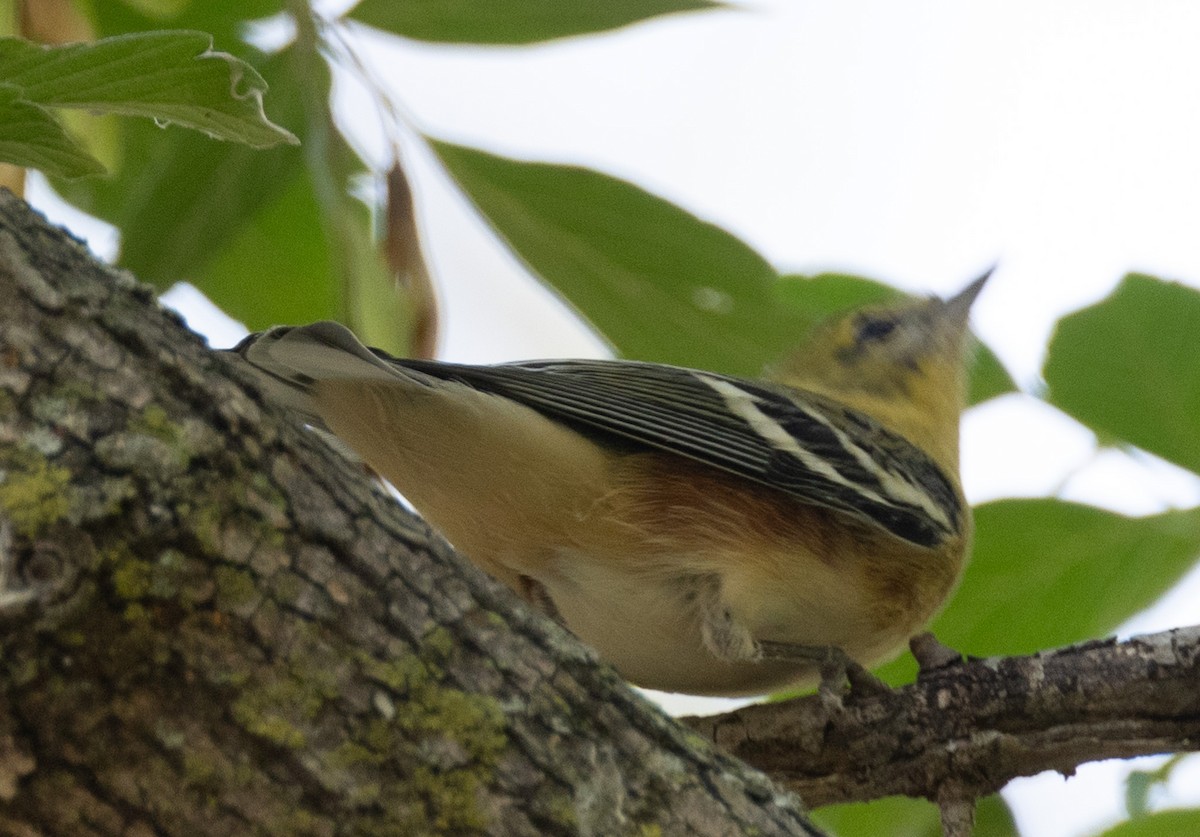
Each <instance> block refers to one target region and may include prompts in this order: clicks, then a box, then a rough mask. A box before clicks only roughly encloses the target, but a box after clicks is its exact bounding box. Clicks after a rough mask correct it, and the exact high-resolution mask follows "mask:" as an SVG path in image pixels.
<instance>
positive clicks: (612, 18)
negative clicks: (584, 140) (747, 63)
mask: <svg viewBox="0 0 1200 837" xmlns="http://www.w3.org/2000/svg"><path fill="white" fill-rule="evenodd" d="M720 7H721V4H720V3H715V2H711V0H603V2H596V0H506V2H502V3H501V2H497V0H484V2H479V0H404V2H402V3H398V2H396V1H395V0H363V2H362V3H359V4H358V6H357V7H355V8H354V10H353V11H351V12H350V15H349V17H351V18H352V19H354V20H357V21H359V22H360V23H366V24H368V25H370V26H375V27H378V28H380V29H385V30H387V31H388V32H393V33H395V34H397V35H403V36H404V37H406V38H416V39H418V40H422V41H437V42H442V43H473V44H529V43H534V42H537V41H547V40H550V39H552V38H564V37H567V36H570V35H585V34H588V33H592V32H603V31H605V30H608V29H616V28H617V27H620V26H626V25H628V24H631V23H636V22H637V21H639V20H645V19H646V18H651V17H656V16H658V15H663V14H669V13H671V12H687V11H699V10H703V9H713V8H720Z"/></svg>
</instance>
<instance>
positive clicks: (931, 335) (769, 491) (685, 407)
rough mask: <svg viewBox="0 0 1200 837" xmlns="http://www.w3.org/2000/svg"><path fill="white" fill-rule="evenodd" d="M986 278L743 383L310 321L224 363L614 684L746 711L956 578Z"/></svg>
mask: <svg viewBox="0 0 1200 837" xmlns="http://www.w3.org/2000/svg"><path fill="white" fill-rule="evenodd" d="M987 278H988V277H987V275H986V274H985V275H984V276H983V277H981V278H980V279H978V280H976V281H975V282H973V283H971V284H970V285H969V286H968V287H967V288H966V289H965V290H963V291H962V292H961V293H959V294H958V295H957V296H954V297H953V298H951V299H948V300H944V301H943V300H941V299H938V298H929V299H921V300H917V301H909V302H903V303H900V304H896V305H891V306H887V307H872V308H863V309H860V310H854V311H851V312H849V313H846V314H843V315H841V316H838V317H836V318H834V319H832V320H830V321H828V322H827V323H825V324H824V325H822V326H820V327H818V328H816V329H814V331H813V333H812V334H811V335H810V336H809V338H808V339H807V340H806V341H805V342H804V344H803V345H802V346H801V347H799V348H798V349H797V350H795V351H794V352H792V353H791V354H790V355H788V356H787V357H785V358H784V359H783V360H782V361H780V362H779V363H777V364H776V365H774V366H773V367H771V368H769V369H768V370H767V372H766V374H765V376H764V378H763V379H762V380H747V379H742V378H736V377H731V376H728V375H722V374H717V373H715V372H705V371H702V370H696V369H685V368H680V367H675V366H667V365H663V364H657V363H641V362H636V361H626V360H540V361H522V362H517V363H505V364H499V365H494V366H471V365H463V364H455V363H440V362H435V361H427V360H411V359H403V358H396V357H392V356H390V355H388V354H386V353H384V352H382V351H379V350H377V349H369V348H367V347H366V346H364V345H363V344H362V343H360V342H359V341H358V340H357V339H356V338H355V337H354V335H353V334H352V333H351V332H350V331H348V330H347V329H345V328H343V327H342V326H340V325H337V324H335V323H331V322H319V323H315V324H313V325H309V326H304V327H278V328H273V329H271V330H269V331H265V332H260V333H257V334H253V335H251V336H249V337H247V338H246V339H245V340H244V341H242V342H241V343H240V344H238V345H237V346H236V347H235V348H234V349H232V350H231V351H232V352H234V353H235V354H236V355H237V356H239V357H240V358H241V359H242V360H244V361H245V362H246V363H248V364H249V365H250V366H251V367H252V368H253V369H255V370H256V371H257V373H258V374H259V376H260V378H261V380H262V381H263V382H264V384H265V388H266V390H267V391H268V393H269V394H273V395H274V396H275V397H277V398H278V399H279V400H280V401H281V402H282V403H283V404H285V405H287V406H289V407H291V408H292V409H294V410H296V411H297V412H298V414H299V416H300V417H301V418H302V419H303V420H304V421H305V422H307V423H309V424H311V425H313V426H315V427H318V428H321V429H323V430H326V431H328V432H331V433H333V434H335V435H336V436H337V437H338V438H339V439H340V440H341V441H342V442H344V443H345V444H346V445H348V446H349V447H350V448H351V449H352V450H353V451H354V452H356V453H357V454H358V455H359V456H360V457H361V458H362V459H363V460H364V461H365V462H366V463H367V464H368V465H369V466H371V467H372V468H373V469H374V470H375V471H376V472H377V473H379V474H380V475H382V476H383V477H385V478H386V479H387V480H388V481H390V482H391V483H392V484H393V485H394V486H395V487H396V488H397V489H398V490H399V491H400V492H401V493H402V494H403V495H404V496H405V497H406V498H407V499H408V500H409V501H410V502H411V503H412V504H413V506H414V507H415V508H416V509H417V510H418V511H419V512H420V513H421V514H422V515H423V516H424V517H425V518H426V519H427V520H428V522H429V523H431V524H432V525H433V526H434V527H436V528H437V529H438V530H440V531H441V532H442V533H443V534H444V535H445V536H446V537H447V538H448V539H449V541H450V542H451V543H452V544H454V545H455V546H456V547H457V548H458V549H459V550H460V551H462V552H463V553H464V554H465V555H467V556H468V557H469V558H471V559H472V560H473V561H474V562H475V563H476V564H478V565H479V566H480V567H482V568H483V569H485V570H487V571H488V572H490V573H491V574H492V575H494V576H496V577H497V578H499V579H500V580H502V581H504V582H505V583H507V584H508V585H509V586H510V587H512V589H513V590H515V591H516V592H517V593H519V594H520V595H522V596H523V597H524V598H525V599H526V600H527V601H528V602H530V603H531V604H532V605H534V606H535V607H537V608H540V609H541V610H543V611H544V612H546V613H547V614H549V615H551V616H552V617H554V618H555V619H558V620H559V621H560V622H561V623H562V624H564V625H565V626H566V627H567V628H568V629H570V630H571V631H573V632H574V633H575V634H576V635H577V636H579V637H580V638H581V639H582V640H583V641H584V642H586V643H588V644H590V645H591V646H593V647H594V648H595V649H596V650H597V651H598V652H599V654H600V655H601V656H602V657H603V658H605V659H607V660H608V661H610V662H611V663H612V664H614V665H615V666H616V668H617V669H618V671H620V672H621V673H622V675H623V676H624V677H626V678H627V679H628V680H630V681H631V682H633V683H635V684H637V685H641V686H645V687H650V688H655V689H662V690H667V691H675V692H687V693H692V694H704V695H746V694H759V693H763V692H768V691H773V690H778V689H781V688H784V687H793V686H801V685H806V684H811V683H813V682H814V681H815V680H816V679H817V677H818V670H819V666H818V665H817V663H816V662H815V660H817V659H819V658H820V652H822V651H823V650H824V649H836V650H838V652H839V653H844V654H845V655H846V656H848V658H849V659H850V660H853V661H856V662H857V663H860V664H863V665H868V666H869V665H872V664H875V663H878V662H881V661H884V660H886V659H888V658H890V657H892V656H894V655H895V654H896V653H898V651H899V649H900V648H902V647H903V645H904V643H905V641H906V640H908V638H909V637H911V636H912V635H913V634H915V633H917V632H918V631H920V630H921V629H922V628H923V626H924V625H925V624H926V623H927V622H928V621H929V620H930V619H931V618H932V616H933V615H934V614H935V613H936V612H937V611H938V610H939V609H940V608H941V606H942V604H943V603H944V602H945V601H946V599H947V597H948V596H949V594H950V593H951V591H952V589H953V588H954V586H955V585H956V583H957V581H958V578H959V576H960V574H961V572H962V568H963V564H964V559H965V556H966V554H967V550H968V545H969V542H970V537H971V517H970V510H969V508H968V506H967V504H966V502H965V500H964V498H963V493H962V488H961V486H960V482H959V476H958V424H959V417H960V414H961V412H962V410H963V406H964V392H965V385H966V381H965V378H966V373H965V342H966V340H965V338H966V335H967V320H968V314H969V310H970V308H971V304H972V302H973V301H974V300H975V298H976V296H977V295H978V294H979V292H980V290H981V289H982V288H983V286H984V283H985V282H986V281H987ZM764 652H765V653H764ZM793 652H795V653H793Z"/></svg>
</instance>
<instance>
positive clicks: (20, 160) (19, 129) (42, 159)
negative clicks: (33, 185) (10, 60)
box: [0, 84, 104, 177]
mask: <svg viewBox="0 0 1200 837" xmlns="http://www.w3.org/2000/svg"><path fill="white" fill-rule="evenodd" d="M0 160H2V161H4V162H6V163H14V164H16V165H18V166H24V167H26V168H31V169H40V170H41V171H43V172H45V173H46V174H51V175H56V176H58V177H84V176H86V175H90V174H100V173H102V172H103V171H104V166H103V165H102V164H101V163H100V161H99V160H97V159H96V158H95V157H93V156H92V155H91V154H88V153H87V151H85V150H84V149H83V148H81V147H80V146H79V144H78V143H76V142H75V141H74V140H73V139H71V137H70V136H68V135H67V132H66V131H65V130H63V126H62V125H61V124H59V122H58V120H57V119H55V118H54V116H53V115H52V114H50V113H48V112H46V111H45V110H42V109H41V108H40V107H38V106H37V105H32V104H30V103H29V102H25V101H22V100H21V99H20V92H19V91H17V90H16V89H15V88H12V87H9V86H8V85H4V84H0Z"/></svg>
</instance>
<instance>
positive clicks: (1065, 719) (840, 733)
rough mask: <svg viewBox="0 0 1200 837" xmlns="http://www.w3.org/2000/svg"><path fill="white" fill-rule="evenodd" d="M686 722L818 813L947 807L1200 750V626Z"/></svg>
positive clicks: (975, 663) (974, 664) (978, 663)
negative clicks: (912, 801)
mask: <svg viewBox="0 0 1200 837" xmlns="http://www.w3.org/2000/svg"><path fill="white" fill-rule="evenodd" d="M682 720H683V722H684V723H686V724H687V725H688V726H690V727H691V728H692V729H694V730H696V731H697V732H700V733H701V734H703V735H704V736H705V737H706V738H708V739H709V740H711V741H713V742H715V743H716V744H717V745H718V746H719V747H721V749H723V750H725V751H727V752H729V753H731V754H733V755H735V756H737V757H738V758H741V759H744V760H745V761H746V762H748V763H749V764H752V765H754V766H755V767H758V768H759V769H760V770H763V771H765V772H766V773H768V774H769V775H770V776H772V777H773V778H774V779H775V780H776V781H779V782H780V783H782V784H784V785H786V786H788V787H790V788H791V789H792V790H795V791H796V792H797V793H799V794H800V796H801V797H802V798H803V799H804V800H805V801H806V802H807V803H808V804H809V805H812V806H821V805H828V804H831V803H835V802H849V801H863V800H868V799H875V798H878V797H883V796H890V795H893V794H903V795H907V796H913V797H924V798H926V799H929V800H931V801H934V802H938V803H939V804H942V805H943V810H945V807H946V805H947V804H950V803H954V802H956V801H959V800H974V799H977V798H980V797H983V796H986V795H988V794H990V793H993V792H995V791H997V790H999V789H1000V788H1002V787H1004V785H1005V784H1006V783H1007V782H1009V781H1010V780H1011V779H1014V778H1017V777H1019V776H1032V775H1034V774H1037V773H1040V772H1042V771H1045V770H1058V771H1060V772H1062V773H1064V774H1066V775H1070V774H1071V773H1073V772H1074V770H1075V768H1076V767H1077V766H1078V765H1080V764H1083V763H1085V762H1089V761H1098V760H1101V759H1110V758H1129V757H1132V756H1142V755H1151V754H1155V753H1167V752H1181V751H1188V750H1196V749H1200V627H1192V628H1180V629H1177V630H1173V631H1167V632H1165V633H1160V634H1153V635H1149V636H1140V637H1134V638H1133V639H1129V640H1126V641H1125V642H1120V643H1118V642H1117V641H1115V640H1104V641H1097V642H1088V643H1084V644H1081V645H1076V646H1072V647H1069V648H1064V649H1061V650H1058V651H1048V652H1043V653H1040V654H1035V655H1033V656H1029V657H1009V658H1003V659H1001V658H991V659H982V660H980V659H973V660H970V661H968V662H964V663H958V664H954V665H950V666H946V667H944V668H940V669H936V670H934V671H930V672H924V673H922V674H921V675H920V676H919V677H918V679H917V681H916V682H915V683H913V684H911V685H909V686H905V687H903V688H900V689H896V690H894V691H892V692H891V693H885V694H878V695H877V694H871V695H864V696H862V697H859V696H856V695H850V696H848V697H847V699H846V702H845V708H844V711H843V712H834V713H830V712H829V711H828V709H827V707H826V705H824V704H822V702H821V701H820V700H819V699H818V698H817V697H816V696H812V697H805V698H798V699H796V700H790V701H782V702H779V703H771V704H763V705H758V706H749V707H746V708H744V709H739V710H737V711H735V712H730V713H727V714H724V715H717V716H712V717H706V718H685V719H682Z"/></svg>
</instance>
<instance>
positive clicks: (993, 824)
mask: <svg viewBox="0 0 1200 837" xmlns="http://www.w3.org/2000/svg"><path fill="white" fill-rule="evenodd" d="M972 837H1020V832H1019V831H1017V821H1016V819H1014V818H1013V814H1012V809H1010V808H1009V807H1008V803H1007V802H1005V801H1004V797H1003V796H1001V795H1000V794H998V793H994V794H992V795H991V796H986V797H984V798H983V799H981V800H979V804H978V805H976V806H975V832H974V834H973V835H972Z"/></svg>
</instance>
